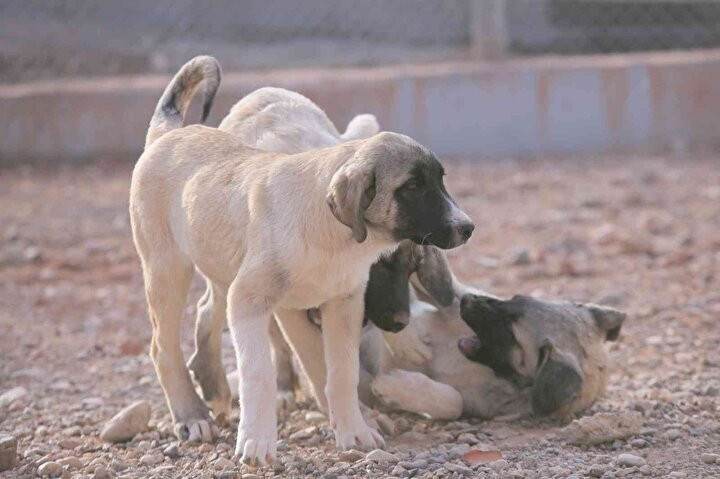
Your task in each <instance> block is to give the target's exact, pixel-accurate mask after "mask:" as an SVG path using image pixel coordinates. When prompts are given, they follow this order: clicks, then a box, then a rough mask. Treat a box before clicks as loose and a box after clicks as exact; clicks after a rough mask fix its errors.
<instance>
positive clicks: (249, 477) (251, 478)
mask: <svg viewBox="0 0 720 479" xmlns="http://www.w3.org/2000/svg"><path fill="white" fill-rule="evenodd" d="M242 479H262V478H261V477H260V476H258V475H257V474H243V475H242Z"/></svg>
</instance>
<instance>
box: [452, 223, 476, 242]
mask: <svg viewBox="0 0 720 479" xmlns="http://www.w3.org/2000/svg"><path fill="white" fill-rule="evenodd" d="M456 229H457V232H458V234H459V235H460V238H462V240H463V241H467V240H469V239H470V237H471V236H472V234H473V231H475V225H474V224H472V223H470V222H467V223H461V224H460V225H458V226H457V227H456Z"/></svg>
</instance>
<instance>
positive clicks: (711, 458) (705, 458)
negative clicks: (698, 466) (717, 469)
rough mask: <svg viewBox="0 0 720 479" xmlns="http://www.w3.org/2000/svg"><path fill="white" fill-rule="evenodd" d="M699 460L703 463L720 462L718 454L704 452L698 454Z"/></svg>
mask: <svg viewBox="0 0 720 479" xmlns="http://www.w3.org/2000/svg"><path fill="white" fill-rule="evenodd" d="M700 460H701V461H702V462H704V463H705V464H715V463H716V462H720V454H710V453H709V452H706V453H704V454H701V455H700Z"/></svg>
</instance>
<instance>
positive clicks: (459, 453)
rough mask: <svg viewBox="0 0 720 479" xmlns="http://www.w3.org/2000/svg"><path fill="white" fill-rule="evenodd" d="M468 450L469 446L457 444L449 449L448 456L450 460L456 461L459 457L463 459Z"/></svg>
mask: <svg viewBox="0 0 720 479" xmlns="http://www.w3.org/2000/svg"><path fill="white" fill-rule="evenodd" d="M469 450H470V446H469V445H467V444H458V445H456V446H453V447H451V448H450V450H449V451H448V456H450V458H451V459H458V458H460V457H463V456H464V455H465V454H466V453H467V452H468V451H469Z"/></svg>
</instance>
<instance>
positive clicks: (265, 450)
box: [228, 253, 285, 464]
mask: <svg viewBox="0 0 720 479" xmlns="http://www.w3.org/2000/svg"><path fill="white" fill-rule="evenodd" d="M247 254H248V256H249V255H250V254H251V253H247ZM245 261H246V264H243V266H242V267H241V268H240V271H239V272H238V275H237V277H236V278H235V280H234V281H233V282H232V284H231V285H230V288H229V290H228V320H229V322H230V332H231V333H232V339H233V344H234V346H235V355H236V357H237V365H238V374H239V381H238V382H239V387H238V389H239V391H238V392H239V394H238V395H239V397H240V425H239V428H238V437H237V445H236V447H235V454H237V455H239V454H242V461H243V462H244V463H246V464H267V463H269V462H272V461H274V460H275V455H276V450H277V445H276V441H277V411H276V410H275V408H274V407H268V404H272V403H273V401H274V399H275V396H276V394H277V384H276V382H275V381H276V375H275V368H274V367H273V364H272V358H271V355H270V337H269V336H270V334H269V327H270V321H271V320H272V310H273V307H274V305H275V303H276V301H277V298H278V297H280V296H281V295H282V293H283V288H284V286H285V283H284V282H283V275H282V274H280V273H278V272H277V271H275V270H271V269H270V268H268V266H267V265H268V264H274V263H275V261H273V260H272V258H271V259H267V258H258V257H257V255H255V257H252V256H249V257H246V260H245Z"/></svg>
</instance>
